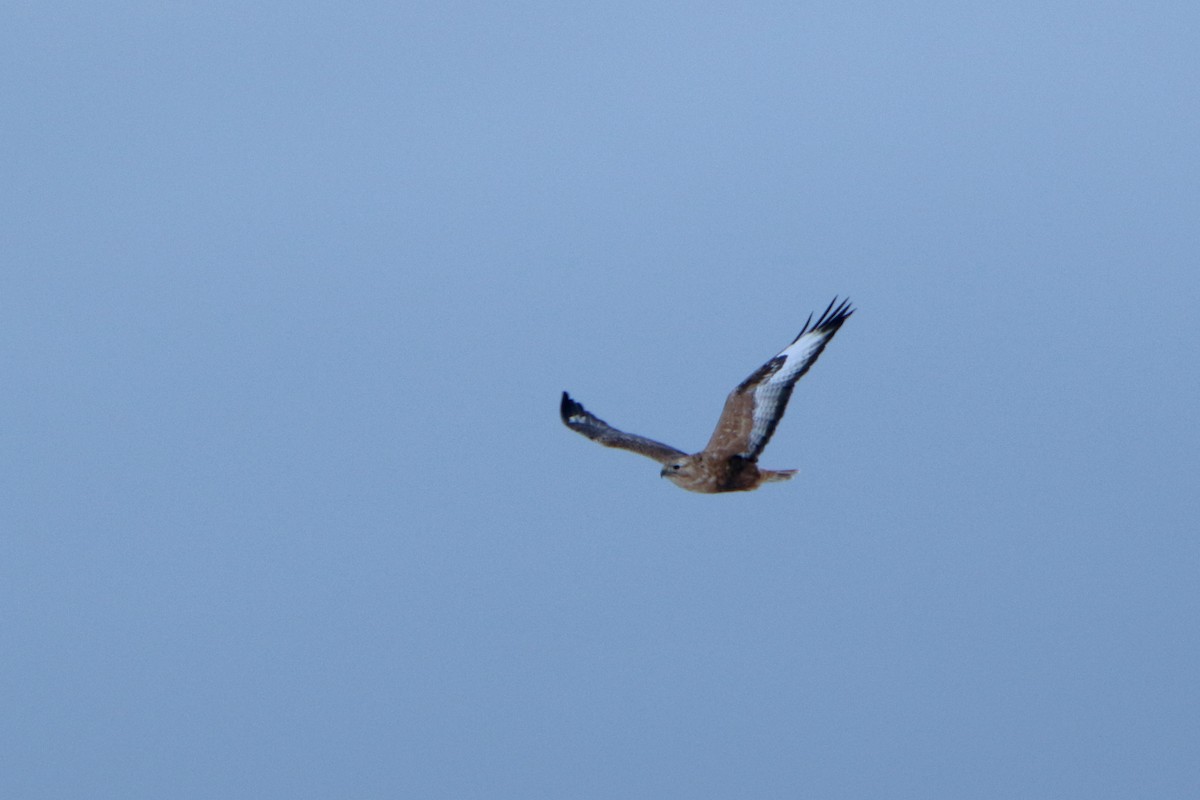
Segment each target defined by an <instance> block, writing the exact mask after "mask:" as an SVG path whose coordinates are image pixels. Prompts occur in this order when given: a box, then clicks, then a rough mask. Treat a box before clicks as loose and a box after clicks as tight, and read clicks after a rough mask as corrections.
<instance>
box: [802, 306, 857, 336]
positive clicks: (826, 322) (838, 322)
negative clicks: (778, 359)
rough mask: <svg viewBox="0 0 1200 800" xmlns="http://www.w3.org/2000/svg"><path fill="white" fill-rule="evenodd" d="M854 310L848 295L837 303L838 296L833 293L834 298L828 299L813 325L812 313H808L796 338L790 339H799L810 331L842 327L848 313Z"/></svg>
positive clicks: (848, 315)
mask: <svg viewBox="0 0 1200 800" xmlns="http://www.w3.org/2000/svg"><path fill="white" fill-rule="evenodd" d="M854 311H855V309H854V307H853V306H851V305H850V298H849V297H847V298H845V299H844V300H842V302H841V303H839V302H838V298H837V296H836V295H835V296H834V298H833V299H832V300H830V301H829V305H828V306H826V307H825V310H824V311H823V312H821V316H819V317H817V322H816V324H815V325H814V324H813V322H812V318H813V315H812V314H809V315H808V320H807V321H806V322H805V323H804V327H803V328H801V329H800V332H799V333H798V334H796V338H795V339H793V340H792V341H793V342H796V341H799V339H800V337H801V336H803V335H804V334H806V333H809V332H811V331H820V330H834V331H836V330H837V329H838V328H840V327H842V323H843V322H845V321H846V320H847V319H849V318H850V315H851V314H853V313H854Z"/></svg>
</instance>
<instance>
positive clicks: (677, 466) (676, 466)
mask: <svg viewBox="0 0 1200 800" xmlns="http://www.w3.org/2000/svg"><path fill="white" fill-rule="evenodd" d="M679 466H680V465H679V464H672V465H671V469H673V470H675V471H676V472H679Z"/></svg>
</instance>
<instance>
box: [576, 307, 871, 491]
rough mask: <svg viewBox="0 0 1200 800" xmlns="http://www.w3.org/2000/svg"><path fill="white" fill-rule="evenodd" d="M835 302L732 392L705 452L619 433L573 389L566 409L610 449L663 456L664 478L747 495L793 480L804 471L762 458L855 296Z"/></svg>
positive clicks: (690, 486)
mask: <svg viewBox="0 0 1200 800" xmlns="http://www.w3.org/2000/svg"><path fill="white" fill-rule="evenodd" d="M835 304H837V298H836V297H835V298H834V299H833V302H831V303H830V304H829V307H828V308H826V309H825V313H823V314H822V315H821V316H820V318H818V319H817V322H816V324H815V325H812V324H811V323H812V315H809V317H808V322H805V323H804V328H803V329H802V330H801V331H800V333H799V335H797V336H796V338H795V339H794V340H792V343H791V344H790V345H788V346H787V347H786V348H784V349H783V350H782V351H781V352H780V353H779V355H777V356H775V357H774V358H772V359H771V360H770V361H768V362H767V363H765V364H763V365H762V366H761V367H759V368H758V369H757V370H755V371H754V373H753V374H752V375H750V377H748V378H746V380H744V381H742V382H741V383H740V384H738V385H737V387H736V388H735V389H734V390H733V391H732V392H730V393H729V397H728V398H726V400H725V408H724V410H723V411H722V412H721V418H720V419H719V420H718V421H717V427H716V430H714V431H713V434H712V438H711V439H709V440H708V444H707V445H705V447H704V449H703V450H701V451H700V452H698V453H693V454H692V455H687V454H686V453H684V452H683V451H682V450H676V449H675V448H674V447H671V446H669V445H665V444H663V443H662V442H656V441H654V440H653V439H647V438H646V437H644V436H638V435H636V434H632V433H625V432H624V431H620V430H617V429H616V428H614V427H612V426H611V425H609V424H608V423H607V422H605V421H604V420H602V419H600V418H599V417H597V416H595V415H594V414H592V413H591V412H589V411H588V410H587V409H585V408H584V407H583V406H582V405H580V404H579V403H577V402H575V401H574V400H572V399H571V396H570V395H568V394H567V393H566V392H563V395H562V403H561V405H560V407H559V414H560V415H561V416H562V421H563V423H564V424H565V425H566V426H567V427H568V428H570V429H571V430H573V431H575V432H577V433H581V434H583V435H584V436H586V437H588V438H589V439H592V440H594V441H597V442H599V443H600V444H602V445H604V446H605V447H617V448H620V449H623V450H631V451H633V452H635V453H638V454H639V455H643V456H646V457H648V458H652V459H654V460H655V461H658V462H659V463H661V464H662V465H663V468H662V471H661V473H660V474H661V475H662V477H664V478H667V479H669V480H670V481H671V482H672V483H674V484H675V485H676V486H679V487H680V488H683V489H687V490H688V491H691V492H702V493H705V494H713V493H717V492H745V491H750V490H751V489H757V488H758V487H759V486H761V485H762V484H764V483H769V482H772V481H785V480H787V479H788V478H791V477H792V475H794V474H795V473H796V470H794V469H786V470H766V469H760V468H759V466H758V456H759V454H760V453H762V451H763V448H765V447H766V446H767V442H769V441H770V439H771V435H772V434H773V433H775V427H776V426H777V425H778V424H779V420H780V419H782V418H783V412H784V410H785V409H786V408H787V402H788V399H789V398H790V397H791V396H792V388H793V387H794V386H795V385H796V381H798V380H800V378H801V377H803V376H804V374H805V373H806V372H808V370H809V368H810V367H812V365H813V364H814V363H815V362H816V360H817V357H818V356H820V355H821V352H822V351H824V349H825V345H826V344H827V343H828V342H829V340H830V339H831V338H833V335H834V334H835V333H837V331H838V329H839V328H841V327H842V324H843V323H844V322H845V321H846V320H847V318H849V316H850V315H851V314H853V313H854V309H853V308H851V306H850V301H849V300H843V301H842V302H841V303H840V304H838V305H837V306H836V308H835ZM810 325H811V327H810Z"/></svg>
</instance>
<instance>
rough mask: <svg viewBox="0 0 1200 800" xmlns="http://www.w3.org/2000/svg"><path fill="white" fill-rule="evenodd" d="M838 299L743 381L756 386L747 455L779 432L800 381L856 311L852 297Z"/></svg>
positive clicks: (749, 456) (809, 320) (810, 320)
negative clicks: (789, 402) (813, 323)
mask: <svg viewBox="0 0 1200 800" xmlns="http://www.w3.org/2000/svg"><path fill="white" fill-rule="evenodd" d="M836 302H837V298H836V297H835V298H834V299H833V301H832V302H831V303H830V304H829V307H828V308H826V309H825V313H824V314H822V315H821V317H820V319H818V320H817V324H816V325H813V326H812V327H811V328H809V323H811V322H812V317H809V318H808V322H806V323H805V324H804V329H803V330H801V331H800V334H799V335H798V336H797V337H796V338H795V340H793V341H792V343H791V344H790V345H788V346H787V347H785V348H784V349H783V350H782V351H781V352H780V353H779V355H777V356H775V357H774V358H772V359H771V360H770V361H768V362H767V363H766V364H764V365H763V366H762V367H761V368H760V369H759V370H758V371H757V372H756V373H754V374H753V375H751V376H750V377H749V378H747V379H746V382H745V383H744V384H743V386H742V388H745V389H749V388H750V387H751V386H753V387H754V388H753V392H754V417H753V425H752V427H751V429H750V442H749V444H748V446H747V448H746V452H745V453H743V455H744V456H746V457H747V458H756V457H757V456H758V455H759V453H761V452H762V450H763V448H764V447H766V446H767V442H768V441H769V440H770V439H771V435H772V434H773V433H775V427H776V426H777V425H778V424H779V420H781V419H782V418H783V412H784V410H785V409H786V408H787V402H788V400H789V399H790V398H791V396H792V388H793V387H795V385H796V381H798V380H800V378H802V377H804V373H806V372H808V370H809V368H810V367H812V365H813V364H814V363H816V361H817V357H818V356H820V355H821V352H822V351H823V350H824V349H825V344H826V343H827V342H828V341H829V340H830V339H831V338H833V335H834V334H835V333H837V331H838V328H840V327H842V323H843V322H845V321H846V318H847V317H849V316H850V315H851V314H853V313H854V309H853V308H851V307H850V301H848V300H843V301H842V303H841V305H838V306H837V308H834V303H836Z"/></svg>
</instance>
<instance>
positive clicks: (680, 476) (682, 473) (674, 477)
mask: <svg viewBox="0 0 1200 800" xmlns="http://www.w3.org/2000/svg"><path fill="white" fill-rule="evenodd" d="M698 458H699V456H680V457H679V458H677V459H675V460H674V461H668V462H667V463H666V464H664V465H663V468H662V472H660V473H658V474H659V475H660V476H661V477H663V478H667V479H669V480H670V481H671V482H672V483H674V484H676V485H678V486H683V485H684V484H687V483H690V482H691V481H692V480H693V479H695V477H696V475H697V470H696V467H697V464H696V461H697V459H698Z"/></svg>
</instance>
